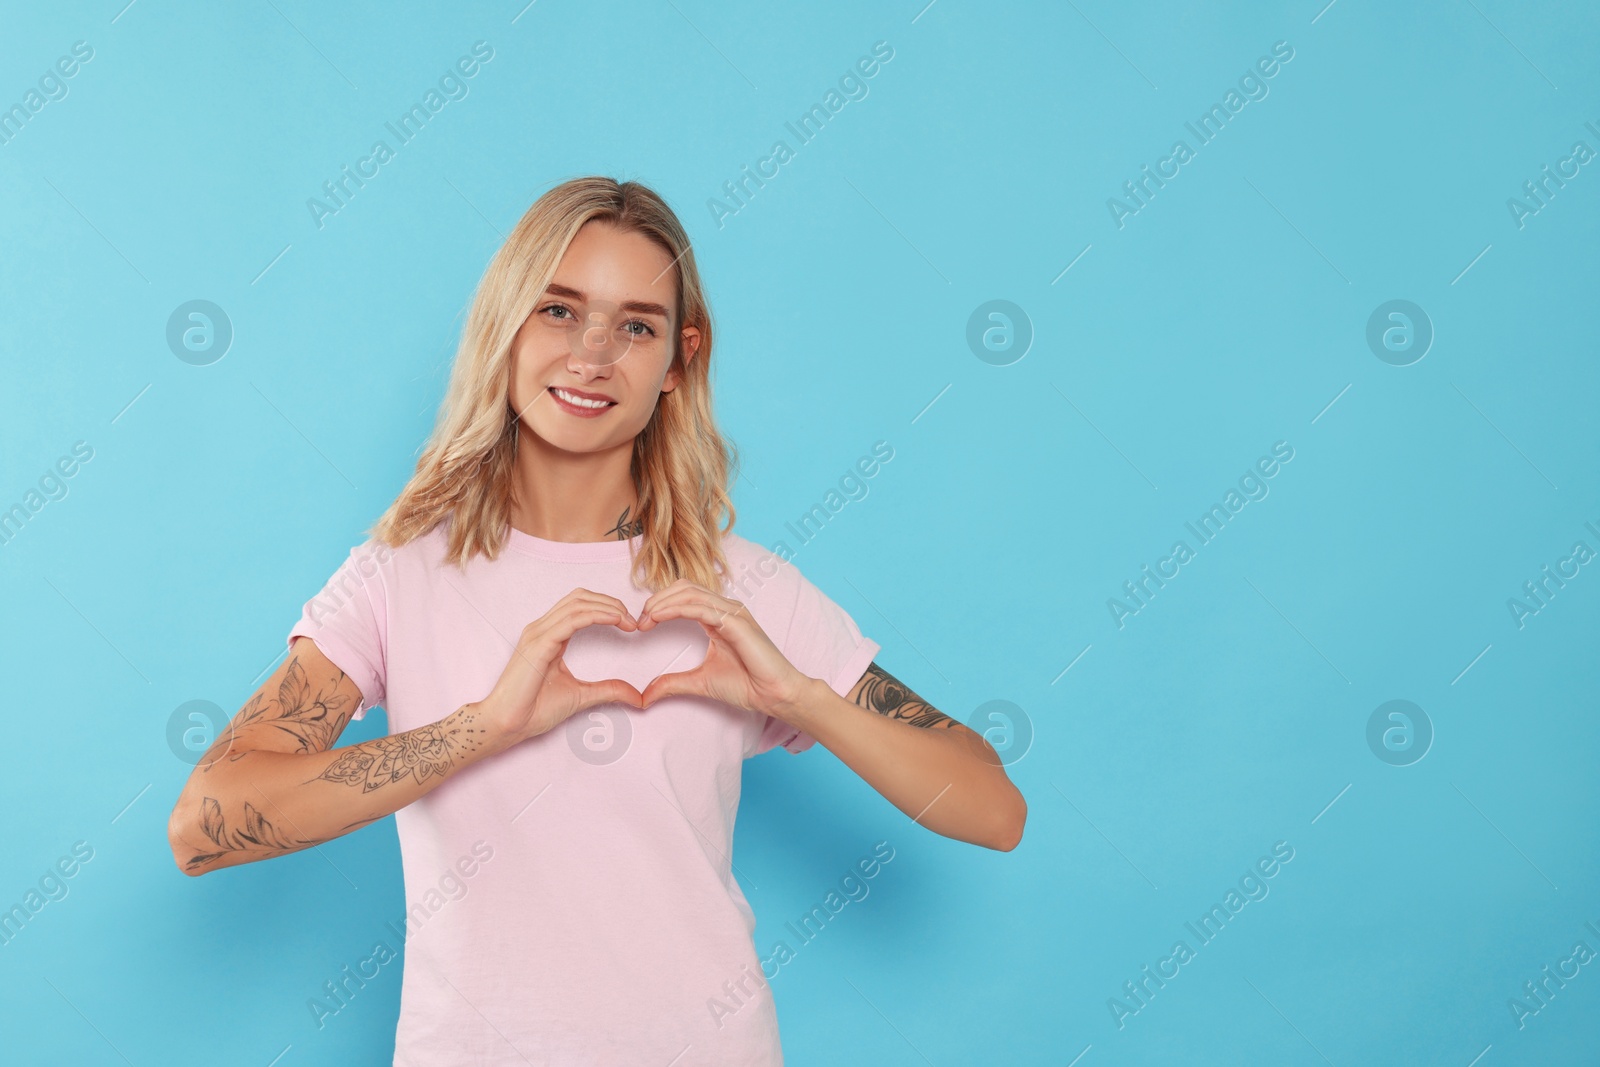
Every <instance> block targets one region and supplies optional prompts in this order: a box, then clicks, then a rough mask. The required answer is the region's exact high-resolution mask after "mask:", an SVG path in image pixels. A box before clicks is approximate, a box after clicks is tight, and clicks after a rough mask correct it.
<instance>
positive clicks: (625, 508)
mask: <svg viewBox="0 0 1600 1067" xmlns="http://www.w3.org/2000/svg"><path fill="white" fill-rule="evenodd" d="M632 462H633V442H632V441H628V442H627V443H625V444H622V445H618V446H617V447H615V448H612V449H608V450H606V451H603V452H584V453H575V452H564V451H562V450H561V449H558V448H554V447H552V446H551V445H550V444H549V443H548V442H546V441H542V440H540V439H539V437H538V435H537V434H534V433H531V432H529V431H528V429H527V427H522V432H521V433H519V434H518V435H517V458H516V466H515V473H514V474H513V476H512V501H511V525H512V527H514V528H515V529H518V530H521V531H522V532H523V533H525V534H531V535H533V536H534V537H542V538H544V539H545V540H547V541H566V542H588V541H621V540H626V539H627V538H630V537H633V536H634V535H636V534H638V533H639V532H640V531H641V529H642V527H641V526H640V523H639V519H638V515H637V509H638V494H637V493H636V492H635V491H634V488H633V475H632V473H631V469H632Z"/></svg>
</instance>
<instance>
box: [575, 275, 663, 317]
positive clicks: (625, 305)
mask: <svg viewBox="0 0 1600 1067" xmlns="http://www.w3.org/2000/svg"><path fill="white" fill-rule="evenodd" d="M545 292H546V293H547V294H549V295H550V296H564V297H566V298H567V299H568V300H577V301H579V302H580V303H587V302H588V299H589V298H588V297H587V296H585V295H584V294H583V293H582V292H581V291H579V290H577V289H573V288H571V287H570V286H566V285H561V284H560V283H558V282H551V283H550V284H549V285H548V286H546V287H545ZM620 307H621V309H622V310H623V311H632V312H636V313H638V314H640V315H659V316H660V317H661V318H663V319H668V320H670V319H671V318H672V313H671V312H669V311H668V310H667V309H666V308H664V307H662V306H661V305H660V304H652V303H651V302H649V301H648V300H624V301H623V302H622V304H621V305H620Z"/></svg>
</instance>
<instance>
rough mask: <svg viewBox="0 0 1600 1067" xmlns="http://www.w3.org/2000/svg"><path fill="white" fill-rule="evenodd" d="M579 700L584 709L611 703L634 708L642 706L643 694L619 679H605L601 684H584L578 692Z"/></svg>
mask: <svg viewBox="0 0 1600 1067" xmlns="http://www.w3.org/2000/svg"><path fill="white" fill-rule="evenodd" d="M579 698H580V699H581V701H582V703H583V707H584V708H585V709H587V708H592V707H594V706H595V705H597V704H610V703H613V702H615V703H618V704H627V705H628V706H629V707H634V708H640V707H643V706H644V696H643V694H641V693H640V692H639V690H637V689H635V688H634V687H633V686H631V685H629V684H628V683H627V682H624V681H623V680H622V679H620V678H607V679H606V680H605V681H603V682H584V683H583V685H582V689H581V690H580V691H579Z"/></svg>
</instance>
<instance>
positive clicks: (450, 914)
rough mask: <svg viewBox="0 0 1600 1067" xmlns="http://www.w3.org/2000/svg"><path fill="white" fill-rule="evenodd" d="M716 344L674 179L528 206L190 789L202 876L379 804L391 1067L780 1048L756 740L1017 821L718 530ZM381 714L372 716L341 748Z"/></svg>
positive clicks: (729, 1055) (817, 609)
mask: <svg viewBox="0 0 1600 1067" xmlns="http://www.w3.org/2000/svg"><path fill="white" fill-rule="evenodd" d="M711 341H712V325H711V316H710V311H709V309H708V307H707V305H706V300H705V296H704V294H703V293H702V291H701V287H700V278H699V274H698V271H697V269H696V267H695V261H694V255H693V253H692V252H691V250H690V247H689V240H688V237H687V235H686V234H685V232H684V230H683V227H682V226H681V225H680V223H679V221H678V219H677V218H676V217H675V216H674V215H673V213H672V211H671V210H670V209H669V208H668V207H667V206H666V204H664V203H663V202H662V201H661V199H660V198H659V197H657V196H656V195H655V194H654V193H653V192H651V191H650V190H649V189H647V188H645V187H644V186H642V185H639V184H637V183H634V182H628V183H624V184H618V183H617V182H614V181H612V180H610V179H606V178H598V177H594V178H582V179H577V180H573V181H569V182H566V183H564V184H561V185H558V186H557V187H555V188H554V189H552V190H550V191H549V192H548V193H546V194H545V195H544V196H542V197H540V198H539V200H538V202H537V203H535V204H534V205H533V207H532V208H530V209H529V210H528V212H527V214H526V215H524V216H523V218H522V220H521V221H520V222H519V223H518V224H517V227H516V229H515V231H513V233H512V234H511V236H510V238H509V239H508V240H507V241H506V243H505V245H504V246H503V247H502V248H501V249H500V251H499V252H498V253H497V254H496V256H495V257H494V260H493V262H491V263H490V265H489V268H488V270H487V271H486V272H485V275H484V277H483V280H482V282H481V284H480V285H479V288H478V291H477V294H476V296H475V298H474V300H473V303H472V307H471V311H470V313H469V315H468V319H467V323H466V327H465V329H464V331H463V336H462V341H461V346H460V349H459V352H458V354H457V356H456V361H455V365H454V370H453V374H452V378H451V382H450V387H449V391H448V395H447V396H446V397H445V400H444V403H443V406H442V409H441V412H440V415H439V419H438V422H437V426H436V428H435V431H434V433H433V436H432V438H431V439H430V441H429V443H428V445H427V447H426V449H425V450H424V452H423V454H422V456H421V459H420V460H419V461H418V463H417V468H416V473H415V475H414V476H413V477H412V479H411V481H410V482H409V483H408V484H407V485H406V487H405V489H404V491H403V492H402V493H401V494H400V496H399V497H398V499H396V500H395V502H394V503H393V505H392V506H391V507H390V508H389V510H388V511H387V512H386V513H385V514H384V515H383V517H382V518H381V519H380V521H379V522H378V523H377V525H376V526H375V527H374V528H373V530H372V531H371V533H370V536H369V538H368V540H367V541H366V542H364V543H363V544H361V545H359V546H357V547H356V548H354V549H353V550H352V551H351V552H350V555H349V558H348V559H347V560H346V561H345V562H344V563H343V565H341V566H340V568H339V569H338V571H337V572H336V573H335V574H334V575H333V576H332V578H330V579H329V581H328V583H327V585H326V586H325V587H324V588H323V590H322V591H321V592H320V593H319V594H318V595H317V596H316V597H314V598H312V600H310V601H309V602H307V603H306V605H305V608H304V610H303V612H302V614H301V618H300V621H299V622H298V623H296V624H295V626H294V627H293V629H291V631H290V632H289V635H288V642H289V654H288V657H287V659H286V660H285V661H284V662H283V663H282V664H281V665H280V666H279V667H278V668H277V670H276V671H275V672H274V674H273V675H272V677H271V678H269V679H268V680H267V682H266V683H265V684H264V685H262V686H261V688H260V689H259V690H258V691H257V692H256V693H255V695H254V696H253V697H251V699H250V700H249V702H248V703H246V704H245V706H244V708H243V709H242V710H241V711H240V712H239V714H238V715H237V717H236V718H235V719H234V721H233V723H232V725H231V726H230V727H229V729H228V730H227V731H226V732H225V734H224V735H223V736H221V737H219V738H218V739H217V742H216V744H215V745H214V746H213V747H212V749H211V750H210V751H209V752H207V754H206V756H205V758H204V759H203V760H202V761H201V762H200V763H199V765H198V766H197V767H196V768H195V770H194V773H193V774H192V776H191V777H190V779H189V782H188V784H187V785H186V786H185V788H184V790H183V792H182V794H181V796H180V797H179V798H178V801H177V804H176V806H175V807H174V809H173V813H172V819H171V829H170V837H171V844H172V851H173V855H174V857H175V858H176V860H177V863H178V866H179V868H180V869H181V870H183V871H185V872H187V873H189V874H195V875H198V874H203V873H206V872H208V871H213V870H217V869H219V868H223V867H230V866H235V865H237V864H241V863H248V862H251V861H255V860H262V859H268V858H270V857H273V856H281V855H285V854H287V853H290V852H295V851H298V850H300V849H303V848H307V847H312V846H315V845H317V844H320V843H321V842H324V841H328V840H330V839H332V838H334V837H338V836H339V835H341V834H345V833H349V832H350V831H351V830H355V829H357V828H359V827H362V826H366V825H367V824H369V823H371V822H373V821H375V820H377V819H381V818H383V817H384V816H386V815H389V814H391V813H393V814H394V815H395V822H396V827H397V829H398V832H399V838H400V849H401V859H402V866H403V869H404V875H405V892H406V903H407V908H408V911H407V920H406V923H405V935H406V940H405V945H406V952H405V963H404V977H403V982H402V986H401V1001H400V1022H399V1028H398V1032H397V1034H396V1048H395V1062H396V1063H397V1064H408V1063H409V1064H512V1063H516V1064H526V1063H540V1064H544V1063H551V1064H594V1063H602V1064H659V1065H662V1067H665V1065H667V1064H669V1063H670V1064H672V1065H673V1067H688V1065H691V1064H719V1065H720V1064H779V1063H781V1062H782V1053H781V1051H780V1048H779V1043H778V1031H777V1016H776V1013H775V1011H774V1008H773V1004H772V998H771V993H770V990H769V989H768V988H767V983H766V980H765V977H764V976H763V974H762V969H761V961H760V960H759V958H758V956H757V954H756V950H755V946H754V943H753V941H752V934H753V931H754V929H755V917H754V915H753V914H752V912H751V909H750V906H749V904H748V903H747V902H746V900H745V897H744V894H743V893H742V892H741V891H740V887H739V884H738V882H736V881H735V880H734V878H733V874H732V861H731V856H730V851H731V848H732V843H733V825H734V816H735V813H736V811H737V809H738V804H739V786H740V769H741V765H742V761H743V760H744V759H746V758H748V757H750V756H753V755H756V754H758V753H761V752H765V751H767V750H768V749H771V748H773V747H775V746H779V745H781V746H783V747H784V748H786V749H788V750H789V751H790V752H800V751H802V750H804V749H805V748H807V747H809V746H810V745H811V744H813V743H814V742H818V741H820V742H821V743H822V744H823V746H824V747H826V748H827V749H829V750H830V751H831V752H833V753H834V754H835V755H836V756H838V757H839V759H840V760H842V761H843V762H844V763H845V764H846V765H848V766H849V767H850V768H851V769H852V770H854V771H855V772H856V773H858V774H859V775H860V776H861V777H862V778H863V779H865V780H866V781H867V782H868V783H869V784H871V785H872V786H873V787H874V788H875V789H877V790H878V791H879V792H880V793H882V794H883V795H884V796H885V797H886V798H887V799H888V800H889V801H890V802H891V803H893V804H894V805H895V806H896V807H898V808H899V809H900V810H901V811H903V812H905V813H906V814H907V815H909V816H911V817H912V818H913V819H915V820H916V821H917V822H919V823H921V824H922V825H923V826H926V827H927V828H928V829H931V830H933V831H935V832H936V833H940V834H943V835H945V836H948V837H952V838H957V839H959V840H962V841H968V842H972V843H974V844H979V845H984V846H987V847H989V848H993V849H1005V850H1009V849H1011V848H1013V847H1015V846H1016V844H1017V842H1018V841H1019V840H1020V838H1021V835H1022V827H1023V821H1024V819H1025V817H1026V810H1027V809H1026V805H1025V804H1024V802H1023V799H1022V795H1021V794H1020V793H1019V792H1018V791H1017V789H1016V787H1015V786H1013V785H1012V783H1011V782H1010V781H1009V779H1008V778H1007V777H1006V775H1005V772H1004V770H1003V769H1002V767H1001V764H1000V760H999V758H998V756H997V755H996V754H995V752H994V750H993V749H992V748H990V747H989V746H988V744H987V743H986V742H984V741H983V739H982V738H980V737H979V736H978V735H977V734H976V733H974V732H973V731H971V730H969V729H968V728H967V727H965V726H962V725H961V724H959V723H956V722H954V721H953V720H951V719H950V718H948V717H947V716H945V715H943V714H942V713H940V712H939V711H937V710H935V709H934V708H932V707H930V706H929V705H928V704H927V703H926V702H925V701H923V700H922V699H920V698H919V697H918V696H917V695H916V694H915V693H913V692H912V691H911V690H909V689H908V688H906V687H905V686H904V685H903V684H901V683H900V682H899V681H897V680H896V679H895V678H894V677H893V676H892V675H890V674H889V673H888V672H887V671H885V670H884V669H883V668H882V667H880V666H879V665H878V664H877V663H876V662H874V660H873V657H874V656H875V655H876V653H877V652H878V651H879V646H878V645H877V643H875V642H874V641H872V640H871V639H870V638H865V637H863V636H862V635H861V633H860V631H859V630H858V629H857V627H856V624H855V622H854V621H853V620H852V619H851V618H850V616H849V615H847V614H846V613H845V612H844V611H843V610H842V609H841V608H839V607H838V605H836V604H835V603H833V601H831V600H829V599H828V598H827V597H826V596H825V595H824V594H823V593H822V592H821V591H819V590H818V589H817V588H816V587H815V586H814V585H812V584H811V583H810V582H809V581H807V580H806V579H805V578H804V577H802V576H801V574H800V572H799V570H798V569H797V568H796V567H794V566H793V565H792V564H790V563H788V562H786V561H784V560H781V559H779V558H777V557H775V556H773V555H772V554H771V553H769V552H767V551H766V550H764V549H763V548H761V547H759V546H758V545H756V544H754V543H753V542H750V541H747V540H745V539H744V538H742V537H739V536H738V535H736V534H734V533H732V532H731V531H732V526H733V517H734V509H733V506H732V503H731V501H730V499H729V497H728V492H727V484H728V476H729V469H730V463H731V462H732V458H733V457H734V456H736V453H735V452H733V450H732V449H731V448H730V446H728V445H727V444H725V442H724V441H723V439H722V437H721V436H720V435H719V434H718V432H717V428H716V425H715V422H714V421H713V418H712V407H711V377H710V371H711V349H712V343H711ZM724 515H726V519H727V522H726V525H723V524H722V522H721V520H722V518H723V516H724ZM379 705H381V706H382V707H383V708H384V709H385V710H386V711H387V713H388V725H389V733H388V735H387V736H384V737H380V738H377V739H374V740H371V741H366V742H363V743H361V744H358V745H348V746H345V747H341V748H335V747H334V743H335V742H336V741H337V740H338V738H339V735H340V733H341V731H342V730H343V729H344V727H345V726H346V725H347V724H348V722H349V721H350V720H351V719H359V718H362V717H363V716H364V715H365V713H366V710H367V709H368V708H370V707H374V706H379ZM580 713H581V714H580ZM380 962H383V961H380ZM373 973H375V972H371V971H369V972H368V973H367V975H366V976H367V977H372V976H373ZM353 974H354V972H352V975H353ZM355 980H356V981H359V978H357V979H355ZM350 981H351V979H349V978H347V979H346V983H345V988H346V989H348V990H349V991H350V992H354V989H355V987H353V986H351V985H350V984H349V982H350ZM327 1010H329V1011H332V1010H334V1004H333V1003H332V1002H330V1005H329V1008H328V1009H327Z"/></svg>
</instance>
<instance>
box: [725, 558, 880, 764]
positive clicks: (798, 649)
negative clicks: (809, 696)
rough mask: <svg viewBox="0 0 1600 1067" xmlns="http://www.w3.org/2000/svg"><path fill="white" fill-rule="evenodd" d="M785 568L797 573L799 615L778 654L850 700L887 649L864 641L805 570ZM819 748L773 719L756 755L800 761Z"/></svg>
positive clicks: (803, 734) (794, 617) (764, 729)
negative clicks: (786, 754) (784, 754)
mask: <svg viewBox="0 0 1600 1067" xmlns="http://www.w3.org/2000/svg"><path fill="white" fill-rule="evenodd" d="M784 567H786V568H788V569H789V570H790V571H791V572H792V573H791V574H790V580H791V582H792V584H793V586H794V611H793V614H792V615H791V616H790V619H789V625H788V627H787V628H786V630H785V631H784V633H783V634H782V636H781V638H780V639H779V640H778V641H777V645H778V650H779V651H780V652H782V653H783V654H784V656H785V657H787V658H788V660H789V662H790V663H793V664H794V665H795V667H797V668H798V669H799V670H800V673H802V674H804V675H806V676H807V677H809V678H820V679H821V680H822V681H824V682H826V683H827V684H828V688H830V689H832V690H833V691H834V692H835V693H838V694H839V695H840V696H847V695H849V692H850V690H851V689H852V688H854V686H855V684H856V682H857V681H858V680H860V678H861V676H862V675H863V674H865V673H866V670H867V667H868V666H869V665H871V663H872V659H873V657H874V656H876V655H877V654H878V652H879V651H880V650H881V647H882V646H880V645H879V644H878V643H877V642H876V641H874V640H872V638H870V637H863V636H862V635H861V630H860V629H859V628H858V627H857V626H856V622H855V620H854V619H852V618H851V617H850V615H849V613H848V612H846V611H845V610H844V609H843V608H841V607H840V606H839V605H838V604H835V603H834V602H833V601H832V600H830V599H829V598H828V596H827V594H825V593H823V591H822V590H820V589H818V588H817V587H816V586H815V585H813V584H811V582H810V581H808V580H807V579H806V578H805V576H804V575H802V574H801V573H800V571H799V568H797V567H795V566H794V565H793V564H790V563H785V564H784ZM816 743H817V739H816V738H814V737H812V736H811V735H810V734H808V733H806V732H805V731H803V730H798V729H796V728H795V727H793V726H791V725H789V724H788V723H786V722H784V721H783V720H781V719H775V718H773V717H772V716H770V715H769V716H767V721H766V723H765V725H764V726H763V727H762V730H761V736H760V738H759V740H758V741H757V742H756V749H755V752H754V753H752V755H758V756H759V755H760V754H761V753H763V752H766V751H768V750H769V749H772V748H775V747H777V746H779V745H781V746H783V747H784V748H785V749H787V750H788V751H790V752H792V753H795V754H796V755H798V754H799V753H801V752H804V751H805V750H806V749H808V748H810V747H811V746H812V745H814V744H816Z"/></svg>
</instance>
